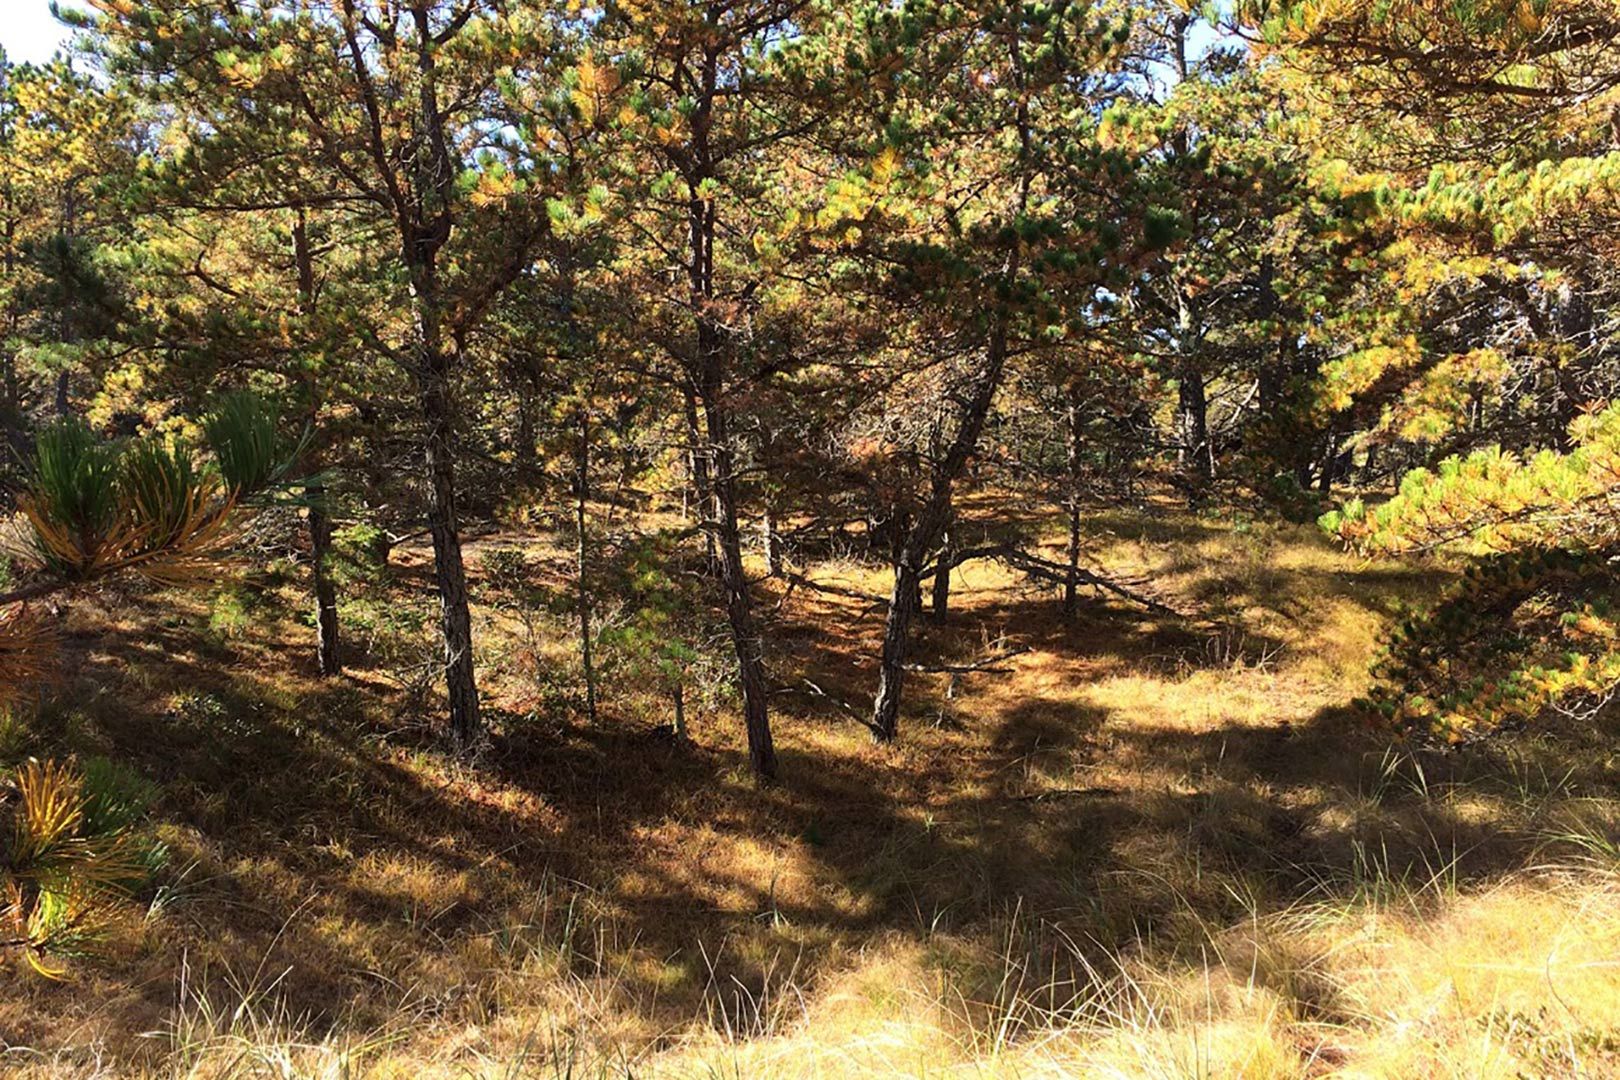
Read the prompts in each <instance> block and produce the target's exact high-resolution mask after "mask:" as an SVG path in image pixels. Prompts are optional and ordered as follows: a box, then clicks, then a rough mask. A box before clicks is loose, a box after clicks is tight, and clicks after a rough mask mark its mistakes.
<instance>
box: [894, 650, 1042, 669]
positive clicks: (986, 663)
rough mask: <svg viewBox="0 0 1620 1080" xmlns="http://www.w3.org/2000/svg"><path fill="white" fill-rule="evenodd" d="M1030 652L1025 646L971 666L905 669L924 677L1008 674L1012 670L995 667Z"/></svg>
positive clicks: (907, 666) (929, 665)
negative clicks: (984, 672) (984, 673)
mask: <svg viewBox="0 0 1620 1080" xmlns="http://www.w3.org/2000/svg"><path fill="white" fill-rule="evenodd" d="M1029 651H1030V647H1029V646H1025V647H1024V648H1022V649H1009V650H1007V651H1006V652H1000V653H997V654H996V655H994V656H987V657H985V658H984V659H982V660H975V661H974V662H973V663H971V664H907V665H906V666H905V667H906V670H907V671H916V672H920V673H922V674H924V675H971V674H973V673H974V672H976V671H994V672H998V673H1008V672H1011V671H1012V668H998V667H995V666H994V665H996V664H999V663H1001V662H1002V661H1003V660H1011V659H1012V658H1013V657H1015V656H1022V655H1024V654H1025V653H1027V652H1029Z"/></svg>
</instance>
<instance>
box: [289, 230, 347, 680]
mask: <svg viewBox="0 0 1620 1080" xmlns="http://www.w3.org/2000/svg"><path fill="white" fill-rule="evenodd" d="M292 238H293V263H294V266H295V268H296V269H297V271H298V313H299V314H300V315H302V316H304V317H305V318H308V317H310V316H311V315H313V314H314V313H315V256H314V252H313V250H312V249H311V247H310V243H309V220H308V217H307V216H306V215H305V213H304V210H303V208H302V207H300V208H299V210H298V217H297V220H296V221H295V222H294V223H293V233H292ZM319 400H320V397H319V394H318V393H317V392H313V391H312V393H311V413H310V420H311V423H312V424H313V422H314V419H315V414H316V413H317V412H318V411H319ZM304 490H305V493H306V494H307V495H308V496H309V549H310V574H311V578H312V579H313V580H312V585H313V588H314V592H315V665H316V668H317V670H319V671H320V673H321V675H323V676H326V677H331V676H334V675H341V674H342V673H343V656H342V652H341V649H340V647H339V640H340V639H339V631H338V627H339V622H338V609H337V585H336V583H334V582H333V581H332V575H331V568H330V566H329V565H328V561H327V560H328V557H329V556H330V554H331V550H332V515H331V507H329V506H328V505H327V501H326V485H324V484H322V483H319V482H315V483H311V484H309V485H308V486H306V488H305V489H304Z"/></svg>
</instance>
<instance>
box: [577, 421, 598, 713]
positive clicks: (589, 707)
mask: <svg viewBox="0 0 1620 1080" xmlns="http://www.w3.org/2000/svg"><path fill="white" fill-rule="evenodd" d="M590 423H591V420H590V412H589V410H587V409H584V408H581V409H580V410H579V449H578V451H577V453H576V455H575V472H574V580H575V583H576V587H577V593H576V595H575V604H576V606H577V607H578V608H579V663H580V667H581V669H582V670H583V671H584V675H585V716H586V719H588V720H589V721H590V722H591V723H593V724H594V723H596V664H595V661H594V659H593V657H592V655H591V634H592V630H591V589H590V579H589V578H588V576H587V574H586V559H585V553H586V550H587V537H586V527H587V525H588V521H587V516H586V515H587V510H588V500H589V499H590V492H591V427H590Z"/></svg>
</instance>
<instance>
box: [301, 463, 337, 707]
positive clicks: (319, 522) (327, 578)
mask: <svg viewBox="0 0 1620 1080" xmlns="http://www.w3.org/2000/svg"><path fill="white" fill-rule="evenodd" d="M304 492H305V494H306V495H307V496H308V498H309V547H310V568H311V575H312V577H313V578H314V585H315V634H316V648H315V658H316V661H317V664H318V667H319V670H320V673H321V674H322V675H323V676H327V677H331V676H334V675H341V674H343V657H342V653H341V651H340V648H339V644H338V641H339V638H338V607H337V586H336V585H335V584H334V583H333V581H332V574H331V571H330V566H329V564H328V559H329V557H330V555H331V551H332V518H331V515H330V514H329V512H328V507H327V504H326V486H325V485H324V484H320V483H312V484H309V485H308V486H306V487H305V488H304Z"/></svg>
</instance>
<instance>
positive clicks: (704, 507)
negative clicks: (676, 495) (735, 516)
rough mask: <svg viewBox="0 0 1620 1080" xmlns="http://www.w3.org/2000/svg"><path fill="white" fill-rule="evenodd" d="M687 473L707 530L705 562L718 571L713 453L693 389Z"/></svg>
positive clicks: (688, 402)
mask: <svg viewBox="0 0 1620 1080" xmlns="http://www.w3.org/2000/svg"><path fill="white" fill-rule="evenodd" d="M686 438H687V442H688V444H689V445H690V449H689V450H688V452H687V458H686V460H687V472H688V474H689V475H690V476H691V479H692V502H693V504H694V505H695V506H696V507H697V516H698V526H699V527H700V528H702V530H703V552H704V556H703V557H704V565H705V566H707V567H708V569H709V572H710V573H711V574H712V573H715V572H716V571H717V570H718V569H719V567H720V555H719V552H718V551H717V549H716V548H715V538H714V530H713V529H711V528H710V527H709V519H710V518H711V517H712V516H713V513H714V485H713V484H712V483H711V482H710V479H709V459H710V457H711V456H712V452H711V449H710V447H709V445H708V440H707V439H705V438H704V437H703V428H702V426H701V422H700V421H699V419H698V403H697V396H696V395H695V394H693V392H692V391H691V389H690V388H688V389H687V391H686Z"/></svg>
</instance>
